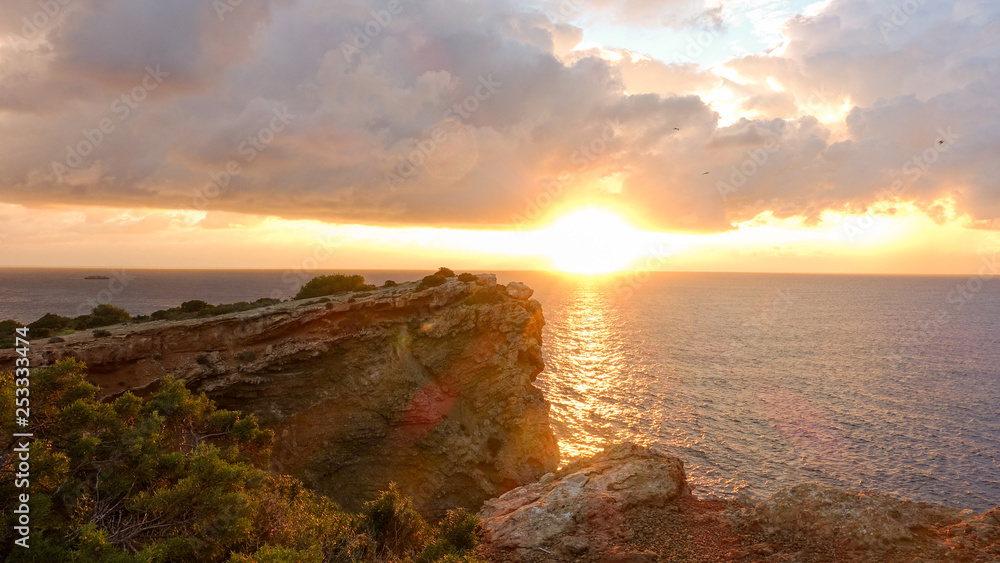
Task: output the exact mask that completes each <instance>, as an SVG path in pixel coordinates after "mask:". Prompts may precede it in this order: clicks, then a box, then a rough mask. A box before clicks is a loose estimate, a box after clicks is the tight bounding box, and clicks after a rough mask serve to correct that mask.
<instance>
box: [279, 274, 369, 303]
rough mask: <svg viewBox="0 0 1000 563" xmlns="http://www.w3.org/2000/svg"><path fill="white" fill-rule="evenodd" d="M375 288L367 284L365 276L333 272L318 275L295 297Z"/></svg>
mask: <svg viewBox="0 0 1000 563" xmlns="http://www.w3.org/2000/svg"><path fill="white" fill-rule="evenodd" d="M366 289H374V286H367V285H365V278H364V276H360V275H357V274H355V275H350V276H348V275H344V274H332V275H329V276H317V277H315V278H313V279H311V280H309V281H308V282H306V284H305V285H303V286H302V289H300V290H299V292H298V293H296V294H295V299H309V298H310V297H322V296H324V295H333V294H334V293H346V292H348V291H363V290H366Z"/></svg>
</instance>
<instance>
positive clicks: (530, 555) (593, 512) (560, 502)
mask: <svg viewBox="0 0 1000 563" xmlns="http://www.w3.org/2000/svg"><path fill="white" fill-rule="evenodd" d="M685 491H686V486H685V476H684V464H683V463H682V462H681V460H680V459H678V458H676V457H671V456H668V455H666V454H663V453H660V452H658V451H655V450H652V449H648V448H645V447H642V446H638V445H635V444H618V445H613V446H609V447H608V448H607V449H605V450H604V451H603V452H601V453H599V454H597V455H596V456H594V457H592V458H590V459H588V460H584V461H579V462H575V463H572V464H570V465H568V466H567V467H565V468H563V469H562V470H560V471H558V472H557V473H552V474H548V475H546V476H544V477H543V478H542V479H541V481H539V482H538V483H533V484H530V485H526V486H523V487H519V488H517V489H514V490H512V491H509V492H507V493H505V494H504V495H502V496H501V497H499V498H496V499H493V500H490V501H488V502H487V503H486V504H485V505H484V506H483V508H482V510H480V512H479V517H480V519H481V522H482V527H483V529H484V532H485V540H486V542H487V543H488V544H489V546H490V549H492V550H494V551H499V552H507V554H508V556H509V557H510V558H511V559H512V560H514V561H532V560H534V559H535V558H537V557H538V555H539V554H545V553H549V554H552V555H553V556H554V557H557V558H558V557H562V558H564V559H566V560H574V559H575V558H579V557H581V556H582V555H584V554H589V556H590V557H597V558H603V559H607V560H609V561H632V560H635V561H639V560H646V559H645V558H648V554H632V553H628V552H627V551H622V550H621V548H620V544H621V543H622V542H623V541H625V540H626V539H627V538H625V537H624V534H625V533H626V528H627V527H626V526H625V522H626V520H627V518H628V513H629V512H630V511H631V510H633V509H635V508H639V507H649V506H665V505H666V504H668V503H671V502H673V501H674V500H676V499H677V498H678V497H679V496H680V495H681V494H682V493H684V492H685Z"/></svg>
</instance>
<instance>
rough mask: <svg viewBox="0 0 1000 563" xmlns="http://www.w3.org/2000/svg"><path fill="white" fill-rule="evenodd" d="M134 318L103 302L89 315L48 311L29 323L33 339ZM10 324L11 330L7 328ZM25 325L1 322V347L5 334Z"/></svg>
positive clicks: (3, 346) (3, 345)
mask: <svg viewBox="0 0 1000 563" xmlns="http://www.w3.org/2000/svg"><path fill="white" fill-rule="evenodd" d="M130 320H132V316H131V315H129V313H128V311H126V310H125V309H122V308H121V307H115V306H114V305H110V304H108V303H102V304H100V305H98V306H96V307H94V308H93V309H92V310H91V311H90V314H89V315H80V316H79V317H76V318H69V317H63V316H60V315H56V314H54V313H46V314H45V315H42V317H41V318H40V319H38V320H37V321H35V322H33V323H29V324H28V328H29V329H30V331H29V333H28V334H29V335H30V337H31V338H32V339H41V338H52V337H56V336H59V335H62V334H69V333H72V332H76V331H78V330H87V329H89V328H100V327H105V326H111V325H116V324H121V323H125V322H128V321H130ZM11 323H13V324H11ZM8 326H10V327H11V328H10V331H8V330H6V328H7V327H8ZM20 326H23V325H21V324H20V323H18V322H17V321H3V322H2V323H0V330H2V331H3V334H2V335H0V348H6V347H8V346H6V344H7V342H6V340H5V339H4V336H6V335H7V334H9V333H11V332H13V330H14V328H17V327H20Z"/></svg>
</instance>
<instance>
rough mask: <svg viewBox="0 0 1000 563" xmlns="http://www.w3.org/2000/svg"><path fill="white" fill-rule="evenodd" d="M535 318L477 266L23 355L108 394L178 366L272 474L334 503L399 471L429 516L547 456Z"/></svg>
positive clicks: (360, 496) (369, 491)
mask: <svg viewBox="0 0 1000 563" xmlns="http://www.w3.org/2000/svg"><path fill="white" fill-rule="evenodd" d="M544 322H545V321H544V320H543V317H542V311H541V306H540V305H539V304H538V302H537V301H527V300H523V299H516V298H513V297H510V296H508V295H507V294H506V293H505V292H504V291H503V287H502V286H500V287H498V286H497V285H496V278H495V277H494V276H492V275H481V276H479V278H478V280H477V281H475V282H460V281H458V280H457V279H455V278H452V279H450V280H449V281H448V282H446V283H445V284H443V285H441V286H439V287H435V288H429V289H421V288H420V287H419V286H418V284H417V283H415V282H414V283H407V284H400V285H399V286H396V287H393V288H384V289H379V290H375V291H373V292H370V293H369V294H367V295H359V294H346V295H341V296H331V297H330V298H329V300H328V301H326V302H324V301H321V300H316V299H313V300H307V301H293V302H287V303H282V304H279V305H275V306H273V307H268V308H264V309H258V310H254V311H247V312H243V313H237V314H233V315H225V316H220V317H212V318H206V319H197V320H188V321H176V322H152V323H144V324H136V325H128V326H123V327H110V328H109V330H110V331H111V333H112V336H111V337H108V338H101V339H95V338H93V337H92V336H91V335H90V333H89V332H88V333H82V334H73V335H69V336H67V337H65V342H62V343H57V344H42V343H41V342H36V343H33V347H32V350H33V353H34V354H35V358H34V360H33V365H44V364H48V363H51V362H54V361H56V360H59V359H62V358H69V357H74V358H78V359H80V360H83V361H84V362H86V363H87V364H88V366H89V368H90V375H91V378H92V379H93V380H94V381H95V382H96V383H97V384H99V385H100V386H101V387H102V388H103V389H104V390H105V391H106V392H108V393H116V392H121V391H124V390H126V389H132V390H134V391H136V392H139V393H143V392H148V391H150V390H151V389H153V388H155V386H156V385H157V382H158V381H159V380H160V379H161V378H162V377H163V376H165V375H167V374H173V375H175V376H177V377H179V378H182V379H184V380H186V381H187V382H188V384H189V387H191V388H192V389H194V390H196V391H204V392H206V393H207V394H208V395H209V397H211V398H212V399H213V400H215V402H216V403H217V404H218V405H219V406H220V407H222V408H228V409H239V410H242V411H244V412H253V413H255V414H256V415H257V416H258V417H259V419H260V421H261V423H262V424H263V425H264V426H266V427H268V428H271V429H273V430H274V431H275V445H274V456H273V460H274V461H273V464H274V468H275V469H277V470H279V471H283V472H286V473H291V474H294V475H297V476H299V477H301V478H302V479H303V480H304V481H306V483H308V484H310V485H312V486H314V487H315V488H316V489H318V490H319V491H321V492H324V493H327V494H329V495H330V496H331V497H332V498H333V499H334V500H336V501H338V502H339V503H341V504H342V505H344V506H345V507H347V508H357V507H358V506H359V505H360V503H362V502H363V501H365V500H368V499H369V498H371V497H372V496H374V495H375V494H376V493H377V491H379V490H380V489H383V488H385V487H386V485H387V484H388V483H389V482H391V481H394V482H396V483H397V484H398V485H399V486H400V488H401V489H402V490H403V491H405V492H406V493H407V494H409V495H411V496H412V497H413V499H414V502H415V504H416V506H417V507H418V509H419V510H421V511H422V512H424V513H425V514H427V515H431V516H437V515H440V514H441V513H443V511H444V510H445V509H447V508H452V507H458V506H461V507H467V508H471V509H476V508H478V507H479V506H480V505H481V504H482V502H483V501H485V500H486V499H488V498H491V497H494V496H497V495H499V494H501V493H503V492H505V491H507V490H510V489H512V488H514V487H517V486H519V485H523V484H526V483H531V482H534V481H536V480H537V479H538V478H539V477H541V476H542V475H543V474H545V473H547V472H550V471H552V470H554V469H555V467H556V466H557V463H558V446H557V444H556V440H555V438H554V436H553V433H552V429H551V428H550V426H549V419H548V409H549V405H548V403H547V402H546V401H545V400H544V399H543V398H542V395H541V392H540V391H539V390H538V389H537V388H536V387H535V386H534V385H532V382H533V381H534V379H535V377H536V376H537V374H538V373H539V372H541V370H542V367H543V364H542V356H541V330H542V325H543V324H544ZM10 352H11V351H0V369H7V366H11V367H12V366H13V363H14V360H13V356H12V355H11V354H10Z"/></svg>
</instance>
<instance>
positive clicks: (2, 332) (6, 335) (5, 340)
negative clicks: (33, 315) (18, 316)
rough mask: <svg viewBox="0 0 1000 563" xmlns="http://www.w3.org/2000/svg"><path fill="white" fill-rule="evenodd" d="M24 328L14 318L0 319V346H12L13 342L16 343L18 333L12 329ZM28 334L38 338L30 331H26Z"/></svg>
mask: <svg viewBox="0 0 1000 563" xmlns="http://www.w3.org/2000/svg"><path fill="white" fill-rule="evenodd" d="M19 328H24V325H23V324H21V323H19V322H17V321H15V320H14V319H7V320H5V321H0V348H13V347H14V344H15V343H17V337H18V334H16V333H15V332H14V331H15V330H17V329H19ZM28 336H29V337H32V338H38V337H35V336H32V334H31V331H30V330H29V331H28Z"/></svg>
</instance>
